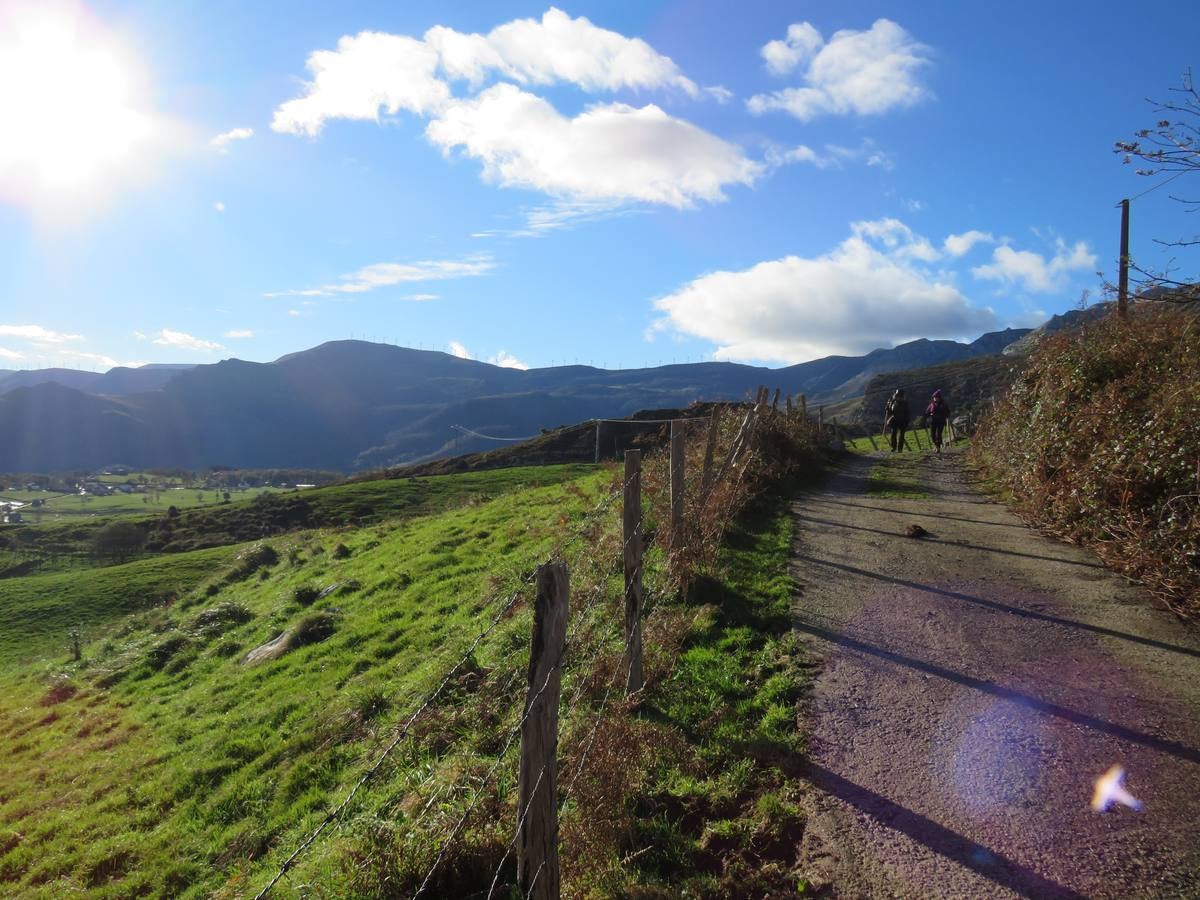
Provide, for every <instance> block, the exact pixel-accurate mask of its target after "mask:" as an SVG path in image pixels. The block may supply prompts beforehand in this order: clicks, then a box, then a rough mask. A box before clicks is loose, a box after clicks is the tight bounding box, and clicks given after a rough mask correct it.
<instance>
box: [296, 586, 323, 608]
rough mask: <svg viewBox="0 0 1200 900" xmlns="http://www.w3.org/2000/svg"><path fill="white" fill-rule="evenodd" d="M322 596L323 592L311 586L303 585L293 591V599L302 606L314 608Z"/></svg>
mask: <svg viewBox="0 0 1200 900" xmlns="http://www.w3.org/2000/svg"><path fill="white" fill-rule="evenodd" d="M320 596H321V592H320V591H319V590H318V589H317V588H315V587H313V586H312V585H311V584H302V585H300V587H298V588H296V590H294V591H292V599H293V600H295V601H296V602H297V603H299V604H300V605H301V606H312V605H313V603H314V602H316V599H317V598H318V597H320Z"/></svg>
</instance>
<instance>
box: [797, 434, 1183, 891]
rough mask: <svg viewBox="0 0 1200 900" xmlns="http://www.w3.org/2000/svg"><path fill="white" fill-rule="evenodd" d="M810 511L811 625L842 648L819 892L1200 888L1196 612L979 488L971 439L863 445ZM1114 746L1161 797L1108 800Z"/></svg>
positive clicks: (822, 802) (811, 773)
mask: <svg viewBox="0 0 1200 900" xmlns="http://www.w3.org/2000/svg"><path fill="white" fill-rule="evenodd" d="M881 466H882V468H880V467H881ZM872 474H873V475H874V477H871V476H872ZM793 509H794V515H795V519H796V524H797V529H796V538H795V543H794V548H793V564H792V571H793V575H794V577H795V579H796V597H795V603H794V623H795V628H796V630H797V632H798V634H799V635H800V637H801V638H802V639H803V641H804V642H805V643H806V644H807V645H808V646H809V648H810V649H811V650H812V652H813V653H814V654H815V655H817V656H819V657H823V658H824V663H823V668H822V670H821V674H820V675H819V677H818V678H817V680H816V682H815V684H814V686H813V690H812V693H811V695H810V697H809V699H808V701H807V708H806V710H805V712H804V718H805V719H807V722H806V723H805V724H804V726H803V727H804V728H805V729H806V730H807V732H808V735H809V749H810V757H809V766H808V780H809V783H810V788H811V789H810V792H809V802H810V806H811V809H810V811H809V821H808V827H807V830H806V833H805V837H804V841H803V843H802V845H801V848H800V855H801V857H802V858H801V860H800V861H799V862H800V866H799V868H802V869H804V870H806V871H808V872H810V873H812V881H811V883H812V885H813V886H814V887H820V886H826V887H827V888H829V889H831V893H832V894H833V895H834V896H844V897H884V896H886V897H914V898H915V897H921V898H925V897H1123V898H1124V897H1185V896H1187V897H1195V896H1200V844H1197V842H1196V838H1195V831H1194V823H1195V822H1196V821H1197V819H1198V818H1200V792H1198V791H1197V790H1196V785H1197V784H1200V639H1198V635H1197V634H1196V632H1195V631H1194V630H1193V629H1189V627H1187V626H1185V625H1183V624H1182V623H1180V622H1179V621H1177V620H1176V619H1175V618H1174V617H1173V616H1171V615H1170V614H1169V613H1166V612H1164V611H1161V610H1160V609H1156V608H1155V607H1154V605H1153V602H1152V601H1151V599H1150V598H1149V597H1148V596H1147V595H1146V594H1145V593H1144V592H1143V591H1141V590H1140V589H1138V588H1136V587H1134V586H1132V585H1130V584H1128V583H1127V582H1125V581H1124V580H1123V579H1121V578H1119V577H1118V576H1116V575H1113V574H1111V573H1110V572H1108V571H1106V570H1105V569H1104V568H1103V567H1102V566H1100V564H1099V563H1098V562H1097V561H1096V560H1095V559H1094V558H1093V557H1092V556H1091V555H1090V554H1088V553H1086V552H1084V551H1082V550H1080V549H1078V548H1075V547H1072V546H1068V545H1065V544H1062V543H1059V542H1057V541H1053V540H1050V539H1048V538H1045V537H1043V536H1041V535H1039V534H1038V533H1036V532H1035V531H1033V530H1032V529H1030V528H1028V527H1026V526H1025V525H1024V524H1023V523H1021V522H1020V521H1019V520H1018V519H1017V518H1016V517H1015V516H1014V515H1012V514H1011V513H1010V512H1009V511H1008V510H1007V509H1006V508H1005V507H1004V506H1002V505H1000V504H998V503H996V502H993V501H991V500H989V499H987V498H985V497H984V496H982V495H981V494H980V493H978V492H977V491H976V490H975V489H974V488H973V487H972V486H971V479H970V472H969V471H968V470H967V468H966V464H965V461H964V459H963V457H962V456H961V455H960V454H959V453H948V454H945V455H943V456H941V457H937V456H934V455H932V454H929V453H925V454H905V455H902V456H894V457H891V458H888V457H885V455H884V454H882V453H879V454H871V455H867V456H855V457H852V459H851V461H850V462H849V463H848V464H847V465H846V467H845V468H844V469H843V470H842V471H841V472H840V473H839V474H838V475H837V476H836V477H834V478H833V479H832V480H831V481H830V482H829V483H828V484H827V485H826V487H825V488H824V489H823V490H821V491H820V492H816V493H812V494H809V495H807V496H804V497H801V498H799V499H798V500H797V501H796V502H795V503H794V507H793ZM912 524H916V525H920V526H922V527H923V528H924V529H926V530H927V531H928V532H929V533H930V534H929V536H927V537H925V538H923V539H913V538H909V537H907V536H906V535H905V531H906V528H907V527H908V526H909V525H912ZM1114 764H1120V765H1122V766H1124V767H1125V769H1126V770H1127V772H1128V780H1127V786H1128V788H1129V789H1130V790H1131V792H1132V793H1133V794H1134V795H1135V796H1136V797H1138V798H1139V799H1140V800H1142V801H1143V803H1144V804H1145V809H1144V810H1143V811H1142V812H1134V811H1133V810H1131V809H1126V808H1123V807H1117V808H1114V809H1112V810H1110V811H1108V812H1106V813H1103V814H1097V813H1095V812H1092V811H1091V810H1090V809H1089V806H1088V804H1089V801H1090V799H1091V793H1092V786H1093V782H1094V780H1095V779H1096V778H1097V777H1099V776H1100V775H1101V774H1102V773H1104V772H1105V771H1106V770H1107V769H1108V768H1109V767H1110V766H1112V765H1114Z"/></svg>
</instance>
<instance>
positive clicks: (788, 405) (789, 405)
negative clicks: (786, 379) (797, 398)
mask: <svg viewBox="0 0 1200 900" xmlns="http://www.w3.org/2000/svg"><path fill="white" fill-rule="evenodd" d="M783 405H784V408H785V409H786V410H787V414H788V418H789V419H790V418H791V417H792V395H791V394H787V395H786V396H784V398H783Z"/></svg>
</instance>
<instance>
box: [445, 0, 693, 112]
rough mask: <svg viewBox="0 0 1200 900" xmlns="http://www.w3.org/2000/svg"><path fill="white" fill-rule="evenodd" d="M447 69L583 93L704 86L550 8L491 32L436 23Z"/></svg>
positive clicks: (456, 75)
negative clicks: (460, 29)
mask: <svg viewBox="0 0 1200 900" xmlns="http://www.w3.org/2000/svg"><path fill="white" fill-rule="evenodd" d="M425 43H426V44H428V45H429V46H430V47H433V48H434V49H435V50H436V51H437V53H438V55H439V57H440V59H441V65H442V70H443V71H444V72H445V73H446V75H447V76H448V77H450V78H453V79H462V80H466V81H469V82H471V83H472V84H474V85H478V84H480V83H481V82H482V81H483V80H484V78H486V77H487V76H488V75H489V74H490V73H492V72H495V73H497V74H499V75H501V76H503V77H505V78H510V79H512V80H513V81H516V82H519V83H520V84H535V85H549V84H555V83H567V84H574V85H577V86H579V87H581V88H583V89H584V90H585V91H618V90H621V89H623V88H633V89H648V88H662V87H673V88H678V89H680V90H682V91H684V92H685V93H687V94H688V95H690V96H693V97H695V96H698V95H699V93H700V89H699V88H698V87H697V86H696V84H695V83H694V82H693V81H692V80H691V79H689V78H686V77H684V75H683V73H682V72H680V71H679V67H678V66H676V65H675V63H674V62H672V61H671V59H670V58H669V57H666V56H663V55H662V54H661V53H658V52H657V51H656V50H655V49H654V48H653V47H651V46H650V45H649V44H647V43H646V42H645V41H643V40H642V39H641V38H628V37H625V36H624V35H622V34H618V33H617V32H615V31H609V30H608V29H606V28H599V27H597V26H595V25H593V24H592V23H591V22H590V21H588V20H587V19H586V18H584V17H583V16H580V17H579V18H576V19H572V18H571V17H570V16H569V15H568V14H567V13H565V12H563V11H562V10H559V9H555V8H554V7H550V9H548V10H547V11H546V12H545V13H544V14H543V15H542V18H541V20H540V21H539V20H537V19H514V20H513V21H511V22H506V23H505V24H503V25H499V26H497V27H496V28H494V29H492V31H491V32H490V33H488V34H487V35H486V36H485V35H481V34H463V33H461V32H458V31H455V30H453V29H452V28H446V27H444V26H441V25H439V26H436V27H434V28H431V29H429V30H428V31H427V32H425Z"/></svg>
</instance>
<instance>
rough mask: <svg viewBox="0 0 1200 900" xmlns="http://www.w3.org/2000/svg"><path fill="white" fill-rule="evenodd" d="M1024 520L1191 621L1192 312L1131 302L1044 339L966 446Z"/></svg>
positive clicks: (1195, 475) (1196, 466)
mask: <svg viewBox="0 0 1200 900" xmlns="http://www.w3.org/2000/svg"><path fill="white" fill-rule="evenodd" d="M972 450H973V454H974V457H975V459H976V460H977V461H978V462H979V463H980V464H981V466H982V468H983V469H984V471H985V472H986V473H987V474H989V475H991V476H992V477H993V478H995V479H996V480H998V481H999V482H1000V483H1001V485H1002V486H1003V487H1004V488H1006V489H1007V490H1008V491H1010V492H1011V494H1012V496H1013V498H1014V501H1015V503H1016V505H1017V508H1018V509H1019V510H1020V511H1021V512H1022V513H1023V514H1024V515H1025V516H1026V517H1027V518H1029V519H1030V520H1031V521H1033V522H1035V523H1036V524H1038V525H1039V526H1041V527H1043V528H1044V529H1046V530H1047V531H1050V532H1052V533H1054V534H1056V535H1058V536H1060V537H1062V538H1064V539H1066V540H1069V541H1072V542H1076V543H1079V544H1083V545H1085V546H1087V547H1090V548H1091V549H1093V550H1094V551H1095V552H1096V553H1097V554H1098V555H1099V556H1100V557H1101V558H1102V559H1103V560H1104V561H1105V562H1106V563H1108V564H1109V565H1111V566H1113V567H1114V568H1116V569H1117V570H1118V571H1121V572H1124V573H1125V574H1127V575H1129V576H1130V577H1133V578H1136V579H1138V580H1140V581H1142V582H1144V583H1145V584H1146V585H1147V586H1148V587H1149V588H1150V590H1151V591H1153V592H1154V594H1155V595H1156V596H1157V597H1158V598H1159V599H1161V600H1162V601H1163V602H1164V603H1165V604H1167V605H1168V606H1169V607H1170V608H1171V609H1173V610H1174V611H1175V612H1177V613H1179V614H1180V615H1184V616H1188V617H1193V618H1194V617H1196V616H1200V319H1198V317H1197V316H1195V315H1192V314H1189V313H1187V312H1177V311H1169V310H1159V309H1155V308H1153V306H1147V307H1141V306H1135V307H1134V308H1133V310H1132V311H1131V315H1130V318H1129V319H1128V321H1122V320H1120V319H1119V318H1117V317H1116V316H1115V315H1114V316H1109V317H1106V318H1103V319H1101V320H1099V321H1097V322H1095V323H1093V324H1089V325H1086V326H1085V327H1083V328H1081V329H1079V330H1076V331H1072V332H1069V333H1068V332H1063V333H1060V334H1056V335H1052V336H1050V337H1048V338H1047V339H1046V340H1044V341H1043V342H1042V343H1041V344H1040V345H1039V346H1038V348H1037V350H1036V351H1035V352H1034V354H1033V356H1032V358H1031V359H1030V362H1029V365H1028V368H1027V369H1026V370H1025V371H1024V373H1023V374H1022V375H1021V377H1020V378H1019V379H1018V381H1017V382H1016V384H1015V385H1014V387H1013V389H1012V390H1011V392H1010V393H1009V394H1008V395H1007V396H1006V397H1005V398H1004V399H1003V400H1002V401H1001V402H1000V403H998V404H997V405H996V407H995V409H994V411H993V412H992V413H991V414H990V415H989V416H987V417H986V418H985V420H984V421H983V422H982V423H981V428H980V431H979V433H978V435H977V436H976V438H975V440H974V441H973V444H972Z"/></svg>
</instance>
